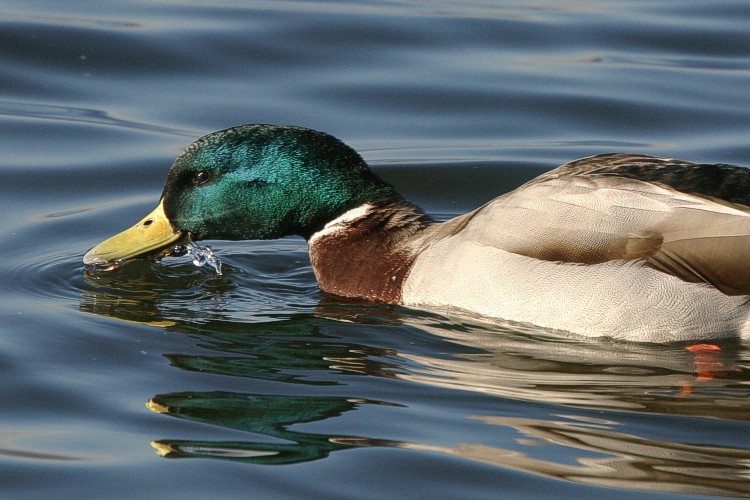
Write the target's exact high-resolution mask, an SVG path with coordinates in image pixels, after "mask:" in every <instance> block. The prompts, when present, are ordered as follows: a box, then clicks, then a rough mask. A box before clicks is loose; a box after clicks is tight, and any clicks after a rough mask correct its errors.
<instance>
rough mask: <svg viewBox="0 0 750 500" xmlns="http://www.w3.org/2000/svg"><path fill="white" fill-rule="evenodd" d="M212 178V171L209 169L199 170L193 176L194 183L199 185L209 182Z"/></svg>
mask: <svg viewBox="0 0 750 500" xmlns="http://www.w3.org/2000/svg"><path fill="white" fill-rule="evenodd" d="M210 179H211V173H210V172H209V171H208V170H198V171H197V172H196V173H195V176H194V177H193V184H195V185H197V186H199V185H201V184H205V183H207V182H208V181H209V180H210Z"/></svg>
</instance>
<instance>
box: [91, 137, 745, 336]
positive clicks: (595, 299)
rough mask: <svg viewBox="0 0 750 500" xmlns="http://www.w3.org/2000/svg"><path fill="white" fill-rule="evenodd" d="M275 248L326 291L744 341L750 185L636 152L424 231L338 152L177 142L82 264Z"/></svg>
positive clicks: (355, 158)
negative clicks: (156, 191)
mask: <svg viewBox="0 0 750 500" xmlns="http://www.w3.org/2000/svg"><path fill="white" fill-rule="evenodd" d="M287 235H298V236H302V237H303V238H305V239H306V240H307V242H308V245H309V254H310V262H311V264H312V268H313V270H314V273H315V277H316V278H317V281H318V284H319V286H320V288H321V289H322V290H323V291H324V292H327V293H330V294H333V295H338V296H343V297H351V298H358V299H364V300H368V301H376V302H383V303H390V304H401V305H405V306H409V307H415V308H429V309H435V308H437V309H445V310H447V309H450V310H455V311H469V312H471V313H474V314H478V315H481V316H484V317H487V318H500V319H502V320H505V321H509V322H518V323H523V324H531V325H535V326H538V327H541V328H543V329H548V330H557V331H564V332H571V333H574V334H578V335H584V336H590V337H611V338H615V339H622V340H630V341H643V342H672V341H687V340H708V339H718V338H726V337H733V336H735V337H736V336H743V335H745V336H747V335H748V332H749V331H750V326H749V325H748V314H749V313H750V305H749V301H748V298H749V296H750V265H749V264H748V262H749V261H750V172H749V171H748V170H746V169H744V168H741V167H737V166H731V165H724V164H718V165H708V164H698V163H691V162H688V161H682V160H675V159H667V158H658V157H654V156H648V155H635V154H603V155H597V156H591V157H587V158H583V159H580V160H576V161H573V162H570V163H566V164H564V165H562V166H560V167H558V168H556V169H554V170H552V171H550V172H548V173H545V174H543V175H541V176H539V177H537V178H535V179H533V180H531V181H529V182H527V183H526V184H524V185H522V186H521V187H519V188H518V189H516V190H514V191H512V192H510V193H507V194H505V195H502V196H500V197H498V198H495V199H494V200H492V201H490V202H489V203H487V204H485V205H484V206H482V207H479V208H477V209H476V210H474V211H472V212H470V213H467V214H465V215H461V216H459V217H456V218H454V219H451V220H449V221H447V222H436V221H434V220H433V219H431V218H430V217H429V216H428V215H427V214H425V213H424V212H423V211H422V210H420V209H419V208H418V207H417V206H415V205H414V204H412V203H410V202H408V201H407V200H405V199H404V198H403V197H402V196H400V195H399V194H398V193H397V191H396V190H395V189H394V187H393V186H391V185H390V184H388V183H386V182H385V181H383V180H381V179H380V178H379V177H377V176H376V175H375V174H374V173H373V172H372V171H371V170H370V169H369V168H368V166H367V164H366V163H365V162H364V161H363V159H362V158H361V157H360V156H359V154H357V153H356V152H355V151H354V150H353V149H352V148H350V147H348V146H347V145H345V144H344V143H343V142H341V141H339V140H338V139H336V138H334V137H332V136H330V135H328V134H325V133H322V132H318V131H314V130H310V129H305V128H298V127H291V126H274V125H243V126H239V127H234V128H230V129H227V130H223V131H220V132H215V133H212V134H208V135H206V136H204V137H202V138H200V139H198V140H197V141H196V142H194V143H193V144H191V145H190V146H188V147H187V149H185V151H184V152H183V153H182V154H181V155H180V156H179V157H178V158H177V159H176V160H175V162H174V164H173V165H172V168H171V169H170V171H169V174H168V175H167V181H166V185H165V187H164V191H163V193H162V196H161V200H160V201H159V205H158V207H157V208H156V209H155V210H154V211H153V212H151V213H150V214H148V215H147V216H146V217H145V218H144V219H143V220H141V221H140V222H138V223H137V224H136V225H134V226H133V227H131V228H130V229H127V230H126V231H124V232H122V233H120V234H118V235H115V236H113V237H112V238H110V239H108V240H106V241H104V242H102V243H100V244H99V245H97V246H95V247H94V248H92V249H91V250H89V251H88V252H87V253H86V255H85V256H84V258H83V262H84V263H85V264H86V265H91V266H96V267H102V268H107V269H114V268H116V267H118V266H119V265H121V264H123V263H125V262H127V261H130V260H132V259H136V258H142V257H152V258H159V257H162V256H164V255H168V254H169V253H170V252H171V251H172V250H171V249H172V248H174V247H175V245H177V244H179V243H180V242H183V241H185V240H187V239H189V240H192V241H197V240H205V239H224V240H252V239H271V238H279V237H283V236H287Z"/></svg>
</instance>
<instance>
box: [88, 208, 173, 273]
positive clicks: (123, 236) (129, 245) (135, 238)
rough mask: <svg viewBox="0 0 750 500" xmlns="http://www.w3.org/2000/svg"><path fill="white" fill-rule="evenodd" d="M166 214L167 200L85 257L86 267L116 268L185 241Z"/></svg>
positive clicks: (100, 244) (97, 246)
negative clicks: (181, 239) (181, 240)
mask: <svg viewBox="0 0 750 500" xmlns="http://www.w3.org/2000/svg"><path fill="white" fill-rule="evenodd" d="M182 236H183V233H182V232H180V231H176V230H175V229H174V228H173V227H172V224H171V223H170V222H169V219H168V218H167V216H166V215H165V214H164V200H162V201H161V202H160V203H159V206H158V207H156V209H155V210H154V211H153V212H151V213H150V214H148V215H147V216H146V217H144V218H143V220H141V221H140V222H138V223H137V224H135V225H134V226H132V227H130V228H128V229H126V230H125V231H123V232H121V233H118V234H116V235H114V236H112V237H111V238H109V239H107V240H104V241H102V242H101V243H99V244H98V245H96V246H95V247H94V248H92V249H91V250H89V251H88V252H86V255H84V256H83V263H84V264H86V265H95V266H101V267H103V268H106V269H110V270H111V269H115V268H117V267H118V266H119V265H120V264H122V263H124V262H127V261H128V260H131V259H135V258H137V257H141V256H145V255H149V254H158V252H159V251H160V250H166V249H168V248H169V247H170V245H172V244H173V243H175V242H177V241H178V240H180V238H182Z"/></svg>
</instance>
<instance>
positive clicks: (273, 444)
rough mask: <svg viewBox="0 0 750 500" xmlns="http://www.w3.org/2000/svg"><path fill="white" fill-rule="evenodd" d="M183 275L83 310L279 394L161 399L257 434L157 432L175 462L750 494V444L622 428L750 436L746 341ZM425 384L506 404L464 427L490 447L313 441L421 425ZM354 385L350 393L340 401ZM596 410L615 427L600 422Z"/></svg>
mask: <svg viewBox="0 0 750 500" xmlns="http://www.w3.org/2000/svg"><path fill="white" fill-rule="evenodd" d="M230 266H231V264H230ZM124 269H125V268H124ZM230 269H231V267H230ZM184 271H185V270H184V269H182V270H172V269H159V267H158V266H157V267H156V268H154V269H151V268H147V269H144V268H136V267H134V268H133V269H132V270H130V271H128V272H129V273H131V275H130V276H127V277H124V278H123V277H121V276H119V277H116V276H118V275H119V273H116V274H113V275H111V277H110V276H107V277H106V278H105V280H108V281H104V282H103V281H101V280H98V281H93V282H87V283H88V287H87V289H86V290H83V291H82V295H81V305H80V307H81V309H82V310H83V311H86V312H90V313H93V314H98V315H103V316H108V317H112V318H117V319H120V320H124V321H129V322H138V323H143V324H149V325H158V326H160V327H162V328H164V329H166V330H167V331H169V332H174V333H180V334H185V335H188V336H189V337H190V338H191V339H194V342H193V345H194V349H190V350H189V352H166V353H162V354H163V356H164V357H165V359H166V360H168V362H169V363H170V364H171V365H172V366H174V367H175V368H178V369H179V370H182V371H188V372H191V373H195V374H213V375H221V376H229V377H233V378H238V379H240V380H247V381H251V380H253V381H257V382H258V383H263V384H264V385H263V387H265V390H264V391H263V392H265V394H256V393H245V392H231V391H224V392H211V391H188V392H180V393H164V394H157V395H154V396H152V397H151V399H150V400H149V401H148V402H147V404H146V406H147V408H148V409H149V410H151V411H153V412H155V413H158V414H161V415H164V416H170V417H174V418H179V419H184V420H190V421H193V422H198V423H202V424H208V425H211V426H218V427H220V428H225V429H227V430H228V432H229V430H230V429H231V430H232V432H231V433H230V434H231V435H233V436H236V431H240V432H244V433H247V438H246V439H233V440H226V441H219V440H203V439H200V438H198V437H196V439H170V438H168V437H158V438H157V439H155V440H154V441H153V442H152V443H151V444H152V446H153V447H154V448H155V450H156V451H157V453H159V454H160V455H161V456H164V457H169V458H212V459H221V460H235V461H242V462H247V463H254V464H292V463H300V462H306V461H312V460H319V459H322V458H325V457H327V456H329V455H330V454H331V453H334V452H339V451H345V450H352V449H356V448H361V447H385V448H400V449H413V450H420V451H426V452H434V453H439V454H444V455H449V456H455V457H461V458H463V459H467V460H472V461H476V462H481V463H484V464H490V465H493V466H497V467H501V468H506V469H512V470H517V471H523V472H528V473H533V474H539V475H544V476H548V477H554V478H558V479H563V480H567V481H575V482H581V483H587V484H598V485H603V486H610V487H617V488H630V489H640V490H652V491H669V492H686V493H693V494H700V493H703V494H721V495H740V494H750V482H749V481H748V477H750V449H748V448H747V447H746V446H745V445H744V444H741V443H738V445H737V446H738V447H734V446H731V445H726V444H725V443H723V442H722V439H720V438H719V437H718V436H719V435H718V434H717V435H715V436H705V435H701V436H700V439H699V438H698V437H696V439H695V440H691V442H690V443H687V442H680V441H677V440H670V439H669V438H668V436H673V435H672V434H670V433H664V432H661V434H660V435H658V436H652V435H649V431H648V429H647V428H648V426H639V425H624V424H623V421H625V420H627V418H626V417H624V416H627V415H632V416H633V417H632V419H631V420H635V421H640V420H641V419H643V418H645V417H646V416H649V415H650V416H651V417H653V418H657V419H658V418H661V419H672V418H675V417H676V416H679V415H684V416H690V417H692V418H696V419H700V418H705V419H706V421H710V422H713V423H715V425H716V426H722V425H727V426H732V425H735V426H736V427H737V428H738V429H745V428H746V425H744V423H745V422H748V421H750V411H748V410H749V409H750V406H748V401H750V383H749V382H750V370H748V368H747V363H746V361H745V360H746V356H745V357H743V356H744V354H743V353H745V350H744V348H743V347H742V346H741V345H738V344H732V343H725V344H722V345H720V346H713V347H704V348H702V349H692V348H691V349H686V346H669V345H639V344H623V343H615V342H608V341H592V340H590V339H587V340H582V339H578V338H574V337H565V336H562V335H558V334H550V333H544V332H540V331H538V330H533V329H527V328H524V327H522V326H519V325H508V324H500V323H494V324H491V325H490V324H487V323H486V322H482V321H480V320H479V319H478V318H470V317H462V318H461V319H457V317H456V316H451V317H445V316H441V315H439V314H430V313H425V312H415V311H407V310H404V309H400V308H395V307H390V306H377V305H371V304H361V303H343V302H341V301H337V300H332V299H326V298H324V297H323V298H321V296H320V295H319V293H318V292H317V291H315V290H314V289H313V288H310V289H302V290H300V289H296V288H295V287H298V286H300V285H297V284H295V283H300V282H306V280H299V279H295V280H291V282H290V283H287V284H284V283H282V284H281V285H279V286H280V287H281V288H277V289H276V290H274V292H273V294H274V297H275V302H274V300H272V298H269V296H264V295H261V293H262V292H258V291H257V290H263V288H262V287H258V288H255V290H256V291H255V292H253V291H250V292H248V291H241V290H240V288H244V287H240V286H236V285H235V284H234V282H233V281H232V279H231V277H232V274H233V273H232V272H231V271H229V272H228V273H226V274H225V276H223V277H216V276H215V275H212V274H210V273H205V272H193V273H184ZM305 272H306V271H305ZM139 273H140V274H139ZM163 273H167V274H170V273H173V274H174V275H175V276H172V275H171V274H170V275H169V276H166V275H163ZM185 274H187V276H186V275H185ZM227 276H229V277H227ZM120 280H121V281H120ZM287 292H288V296H284V293H287ZM248 294H251V295H248ZM252 294H258V295H252ZM279 297H281V298H279ZM291 297H298V298H297V299H296V300H297V302H295V300H292V299H291ZM299 297H302V298H301V299H300V298H299ZM237 302H240V303H241V304H240V308H241V309H245V310H244V311H242V310H239V309H237V307H238V306H237V304H236V303H237ZM280 302H281V303H282V305H280ZM233 308H234V309H233ZM280 311H281V312H280ZM687 347H691V346H687ZM352 377H361V378H360V379H354V378H352ZM371 377H375V378H377V379H384V378H387V379H389V381H391V382H393V383H395V384H399V385H397V387H398V388H399V389H398V390H399V391H403V392H399V393H398V394H393V397H385V398H384V397H382V394H383V386H382V385H378V386H377V387H378V392H377V394H379V397H378V399H375V398H372V391H371V390H372V388H373V386H372V384H371V382H372V379H371ZM425 386H431V387H434V388H441V389H445V390H446V391H448V392H446V393H445V394H455V391H461V392H463V393H466V391H473V392H476V393H481V394H483V395H492V396H495V397H496V398H497V399H496V402H497V404H496V405H493V406H492V408H495V409H496V411H492V412H485V413H484V414H482V415H473V414H470V412H469V411H467V412H466V413H467V414H465V415H464V416H463V417H462V419H463V421H464V422H467V423H469V422H471V423H473V425H482V426H484V427H485V428H486V429H487V430H486V432H484V433H481V432H480V433H476V432H474V433H471V435H472V436H475V438H476V436H482V438H480V442H476V441H473V440H471V439H466V440H465V441H464V442H459V443H456V444H454V445H450V446H446V445H443V444H440V445H438V444H435V443H432V442H419V441H416V440H415V441H409V440H404V439H389V436H388V435H383V434H384V433H386V431H383V430H382V429H381V428H380V427H379V426H377V425H376V424H377V423H376V422H373V423H372V425H370V426H368V423H367V422H363V423H362V426H363V427H361V428H365V429H367V431H366V432H362V435H343V434H342V435H340V434H337V433H335V432H334V433H320V432H305V428H306V426H307V427H308V429H309V426H310V425H312V424H314V426H315V427H316V428H328V429H334V428H336V424H335V422H336V420H337V419H340V418H342V417H343V416H345V415H347V414H351V412H353V411H354V410H357V409H364V408H371V407H373V406H379V407H383V406H387V407H388V410H387V411H388V412H389V413H390V418H391V419H398V418H399V415H405V416H406V418H407V419H408V418H409V417H408V412H410V411H411V408H410V405H409V403H407V402H408V401H409V400H410V399H409V398H410V397H411V395H413V394H418V393H420V392H421V388H424V387H425ZM342 390H350V391H351V394H350V395H349V396H348V397H343V396H341V395H340V392H341V391H342ZM310 391H315V393H314V394H309V393H310ZM328 391H335V395H333V396H329V395H328V394H327V392H328ZM279 393H283V394H279ZM289 394H296V395H289ZM299 394H304V395H302V396H301V395H299ZM387 399H391V400H394V401H395V400H398V401H399V404H395V403H393V402H389V401H385V400H387ZM405 401H407V402H405ZM511 401H527V402H530V403H532V404H538V405H541V406H542V407H543V408H545V410H544V415H543V416H541V417H539V416H538V415H537V416H535V418H521V417H518V415H517V412H514V411H512V410H510V411H509V412H508V414H506V413H504V411H503V408H504V407H505V406H511V407H512V406H513V405H512V403H510V402H511ZM504 402H507V404H504ZM454 410H455V408H454ZM592 411H597V412H600V413H601V414H603V415H606V416H608V417H609V418H610V419H611V420H608V419H600V418H591V413H592ZM537 417H538V418H537ZM651 417H649V418H651ZM417 418H419V417H418V416H417ZM661 425H666V424H664V423H662V424H661ZM292 427H294V430H292ZM493 428H503V429H505V430H504V431H503V432H504V433H506V434H507V433H510V434H513V435H515V436H517V437H516V439H515V441H514V442H513V444H512V445H511V446H508V445H507V443H504V444H498V443H497V442H494V441H493V436H496V435H497V432H496V431H493V430H492V429H493ZM662 430H663V429H662ZM657 434H659V433H657ZM665 436H666V437H665ZM679 436H681V437H679ZM679 436H678V437H677V438H675V439H681V440H682V441H687V439H686V438H685V436H686V434H684V433H682V434H679ZM484 438H486V440H485V442H481V439H484ZM694 442H700V443H704V444H692V443H694ZM743 446H744V447H743Z"/></svg>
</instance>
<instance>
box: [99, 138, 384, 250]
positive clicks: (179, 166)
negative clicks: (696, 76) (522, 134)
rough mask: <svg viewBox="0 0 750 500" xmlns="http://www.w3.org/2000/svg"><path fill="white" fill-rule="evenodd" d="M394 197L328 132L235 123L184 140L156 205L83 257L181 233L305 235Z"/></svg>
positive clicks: (155, 245) (164, 242)
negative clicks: (365, 205)
mask: <svg viewBox="0 0 750 500" xmlns="http://www.w3.org/2000/svg"><path fill="white" fill-rule="evenodd" d="M395 196H397V195H396V193H395V191H394V190H393V188H392V187H391V186H390V185H389V184H387V183H385V182H384V181H382V180H380V179H379V178H378V177H377V176H375V175H374V174H373V173H372V172H371V171H370V169H369V168H368V167H367V164H366V163H365V162H364V160H362V158H361V157H360V156H359V155H358V154H357V152H356V151H354V150H353V149H352V148H350V147H349V146H347V145H346V144H344V143H343V142H341V141H339V140H338V139H336V138H335V137H332V136H330V135H328V134H324V133H322V132H317V131H315V130H310V129H305V128H299V127H289V126H274V125H242V126H239V127H234V128H230V129H227V130H223V131H220V132H214V133H212V134H208V135H206V136H204V137H202V138H200V139H198V140H197V141H196V142H194V143H193V144H191V145H190V146H188V147H187V149H185V151H184V152H183V153H182V154H181V155H180V156H179V157H178V158H177V159H176V160H175V162H174V163H173V165H172V168H171V169H170V171H169V174H168V176H167V182H166V184H165V186H164V191H163V193H162V200H161V203H160V205H159V207H158V208H157V209H156V210H155V211H154V212H152V213H151V214H149V215H148V216H146V218H144V219H143V220H142V221H141V222H139V223H138V224H136V225H135V226H133V227H132V228H131V229H128V230H126V231H125V232H123V233H120V234H119V235H116V236H114V237H112V238H110V239H109V240H107V241H105V242H103V243H101V244H99V245H97V246H96V247H94V248H93V249H91V250H90V251H89V252H88V253H87V254H86V256H84V263H87V264H91V263H94V264H109V263H112V262H122V261H124V260H129V259H132V258H134V257H138V256H141V255H144V254H147V253H148V254H153V253H158V252H159V251H160V250H163V248H165V247H168V246H170V245H172V244H174V242H175V241H178V240H179V239H181V238H183V237H184V236H186V235H189V236H190V237H191V238H192V239H193V240H201V239H225V240H247V239H271V238H279V237H282V236H287V235H299V236H303V237H305V238H309V237H310V236H311V235H312V234H313V233H314V232H315V231H317V230H319V229H321V228H322V227H323V226H324V225H325V224H326V223H327V222H330V221H331V220H333V219H335V218H336V217H338V216H339V215H341V214H342V213H344V212H346V211H347V210H349V209H351V208H354V207H357V206H359V205H361V204H363V203H366V202H372V201H378V200H385V199H389V198H393V197H395ZM136 229H138V231H136ZM144 241H145V242H147V244H142V243H140V242H144Z"/></svg>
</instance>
